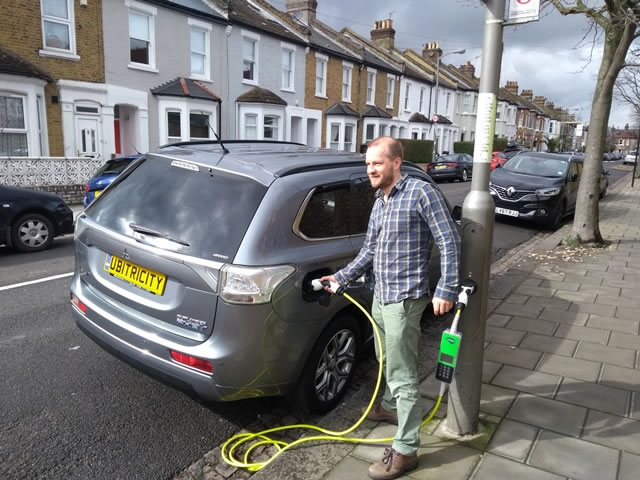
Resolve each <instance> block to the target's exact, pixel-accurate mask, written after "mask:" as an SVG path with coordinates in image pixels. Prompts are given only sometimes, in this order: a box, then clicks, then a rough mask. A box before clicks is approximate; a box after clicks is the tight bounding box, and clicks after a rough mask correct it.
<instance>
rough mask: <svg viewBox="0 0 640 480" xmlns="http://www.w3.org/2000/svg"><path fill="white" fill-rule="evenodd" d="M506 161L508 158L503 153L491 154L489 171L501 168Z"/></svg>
mask: <svg viewBox="0 0 640 480" xmlns="http://www.w3.org/2000/svg"><path fill="white" fill-rule="evenodd" d="M507 160H509V158H508V157H507V156H506V155H505V154H504V152H493V154H492V155H491V170H495V169H496V168H498V167H501V166H502V165H504V164H505V162H506V161H507Z"/></svg>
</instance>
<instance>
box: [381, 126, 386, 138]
mask: <svg viewBox="0 0 640 480" xmlns="http://www.w3.org/2000/svg"><path fill="white" fill-rule="evenodd" d="M379 129H380V136H381V137H384V136H386V135H387V126H386V125H380V127H379Z"/></svg>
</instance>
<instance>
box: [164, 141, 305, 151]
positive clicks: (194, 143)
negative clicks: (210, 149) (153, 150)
mask: <svg viewBox="0 0 640 480" xmlns="http://www.w3.org/2000/svg"><path fill="white" fill-rule="evenodd" d="M222 141H223V142H224V143H225V144H226V145H229V144H231V145H235V144H243V143H259V144H264V145H269V144H274V145H300V146H301V147H304V146H306V145H304V144H303V143H298V142H285V141H280V140H222ZM188 145H218V146H220V142H219V141H218V140H215V139H209V140H191V141H188V142H176V143H165V144H164V145H160V146H159V147H158V149H162V148H168V147H183V146H188Z"/></svg>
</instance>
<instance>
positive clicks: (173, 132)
mask: <svg viewBox="0 0 640 480" xmlns="http://www.w3.org/2000/svg"><path fill="white" fill-rule="evenodd" d="M167 141H168V142H169V143H175V142H180V141H182V131H181V129H180V112H167Z"/></svg>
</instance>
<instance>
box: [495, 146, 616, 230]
mask: <svg viewBox="0 0 640 480" xmlns="http://www.w3.org/2000/svg"><path fill="white" fill-rule="evenodd" d="M582 167H583V159H582V157H577V156H575V155H564V154H555V153H542V152H526V153H521V154H520V155H517V156H516V157H514V158H512V159H511V160H509V162H507V163H506V164H505V165H504V167H502V168H497V169H495V170H494V171H493V172H491V180H490V182H489V192H490V193H491V195H492V197H493V199H494V201H495V204H496V214H498V215H505V216H510V217H516V218H522V219H525V220H533V221H535V222H538V223H542V224H544V225H546V226H548V227H549V228H552V229H555V228H557V227H558V226H559V225H560V223H561V222H562V219H563V218H565V217H566V216H567V215H570V214H571V213H573V212H574V211H575V208H576V199H577V197H578V186H579V184H580V178H581V176H582ZM607 183H608V181H607ZM605 193H606V192H605ZM601 195H602V191H601Z"/></svg>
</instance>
